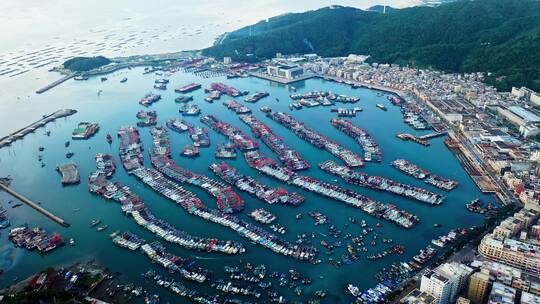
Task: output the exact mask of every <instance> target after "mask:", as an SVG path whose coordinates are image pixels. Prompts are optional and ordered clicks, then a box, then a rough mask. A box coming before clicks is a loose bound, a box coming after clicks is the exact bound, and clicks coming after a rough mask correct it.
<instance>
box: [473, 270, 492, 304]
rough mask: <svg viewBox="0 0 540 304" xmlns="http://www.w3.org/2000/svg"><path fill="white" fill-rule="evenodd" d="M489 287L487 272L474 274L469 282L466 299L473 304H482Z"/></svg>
mask: <svg viewBox="0 0 540 304" xmlns="http://www.w3.org/2000/svg"><path fill="white" fill-rule="evenodd" d="M490 287H491V283H490V280H489V272H487V271H480V272H475V273H473V274H472V275H471V278H470V280H469V289H468V292H467V297H468V298H469V300H471V302H472V303H473V304H483V303H485V301H486V299H487V296H488V295H489V290H490Z"/></svg>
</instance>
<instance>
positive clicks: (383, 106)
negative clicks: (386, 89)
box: [377, 103, 388, 111]
mask: <svg viewBox="0 0 540 304" xmlns="http://www.w3.org/2000/svg"><path fill="white" fill-rule="evenodd" d="M377 108H379V109H381V110H383V111H386V110H388V109H387V108H386V106H385V105H383V104H382V103H378V104H377Z"/></svg>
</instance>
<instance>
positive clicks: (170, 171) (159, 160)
mask: <svg viewBox="0 0 540 304" xmlns="http://www.w3.org/2000/svg"><path fill="white" fill-rule="evenodd" d="M150 134H151V135H152V139H153V147H152V149H151V151H150V158H151V161H152V165H153V166H154V167H155V168H156V169H157V170H158V171H159V172H161V173H162V174H164V175H165V176H167V177H169V178H170V179H172V180H174V181H176V182H179V183H187V184H190V185H193V186H196V187H200V188H202V189H203V190H205V191H206V192H207V193H208V194H210V195H212V196H214V197H215V198H216V199H217V205H218V208H219V210H221V211H222V212H225V213H234V212H239V211H242V210H243V209H244V200H243V199H242V198H241V197H240V195H238V194H237V193H236V192H234V191H233V190H232V189H231V186H229V185H227V184H225V183H222V182H219V181H216V180H214V179H211V178H209V177H207V176H205V175H202V174H198V173H195V172H193V171H190V170H188V169H185V168H183V167H180V166H178V165H177V164H176V163H175V162H174V161H173V160H171V158H170V155H171V147H170V140H169V134H168V132H167V130H166V129H165V128H163V127H153V128H152V129H150Z"/></svg>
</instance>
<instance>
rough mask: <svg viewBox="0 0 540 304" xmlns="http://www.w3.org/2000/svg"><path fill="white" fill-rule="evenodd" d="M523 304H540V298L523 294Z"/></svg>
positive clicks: (527, 293) (526, 293)
mask: <svg viewBox="0 0 540 304" xmlns="http://www.w3.org/2000/svg"><path fill="white" fill-rule="evenodd" d="M520 303H521V304H540V297H539V296H537V295H533V294H532V293H529V292H525V291H524V292H522V293H521V301H520Z"/></svg>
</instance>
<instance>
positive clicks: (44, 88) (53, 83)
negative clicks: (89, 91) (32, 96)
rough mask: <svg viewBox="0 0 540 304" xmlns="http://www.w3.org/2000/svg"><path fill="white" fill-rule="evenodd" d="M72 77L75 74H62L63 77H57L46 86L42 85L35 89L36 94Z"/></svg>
mask: <svg viewBox="0 0 540 304" xmlns="http://www.w3.org/2000/svg"><path fill="white" fill-rule="evenodd" d="M73 77H75V74H69V75H66V76H64V77H62V78H60V79H58V80H56V81H54V82H52V83H50V84H48V85H46V86H44V87H43V88H41V89H39V90H37V91H36V94H41V93H45V92H47V91H48V90H50V89H52V88H54V87H56V86H58V85H60V84H62V83H64V82H65V81H67V80H69V79H71V78H73Z"/></svg>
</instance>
